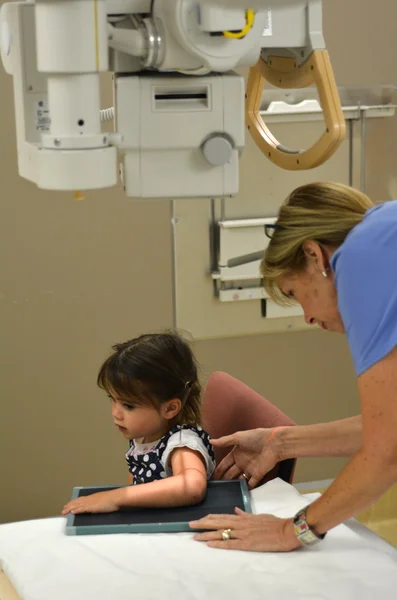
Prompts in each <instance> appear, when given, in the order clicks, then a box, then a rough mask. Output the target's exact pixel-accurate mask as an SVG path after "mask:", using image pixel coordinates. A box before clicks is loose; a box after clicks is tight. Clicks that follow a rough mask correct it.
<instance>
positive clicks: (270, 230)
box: [265, 223, 285, 239]
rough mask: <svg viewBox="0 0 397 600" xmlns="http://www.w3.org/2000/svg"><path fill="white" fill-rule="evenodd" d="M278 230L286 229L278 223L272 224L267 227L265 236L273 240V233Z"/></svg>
mask: <svg viewBox="0 0 397 600" xmlns="http://www.w3.org/2000/svg"><path fill="white" fill-rule="evenodd" d="M276 229H285V227H283V226H282V225H277V223H271V224H269V225H265V235H266V237H268V238H269V239H272V237H273V233H274V232H275V230H276Z"/></svg>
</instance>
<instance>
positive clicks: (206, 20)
mask: <svg viewBox="0 0 397 600" xmlns="http://www.w3.org/2000/svg"><path fill="white" fill-rule="evenodd" d="M249 4H250V7H252V8H256V9H257V11H256V13H255V19H254V20H253V22H252V23H251V24H250V25H249V26H248V14H249V12H247V6H246V1H245V0H233V1H232V2H231V1H230V2H229V1H228V2H227V3H225V2H221V1H220V0H213V1H209V0H202V1H198V0H28V1H27V2H11V3H5V4H3V5H2V6H1V10H0V32H1V56H2V60H3V64H4V67H5V69H6V71H7V72H8V73H9V74H11V75H13V79H14V98H15V115H16V130H17V147H18V168H19V173H20V174H21V176H22V177H25V178H26V179H29V180H30V181H33V182H35V183H36V184H37V185H38V186H39V187H40V188H43V189H53V190H86V189H97V188H103V187H109V186H113V185H115V184H116V183H117V163H118V161H120V163H121V168H120V172H121V174H122V179H123V182H124V186H125V190H126V193H127V195H128V196H130V197H136V198H184V197H192V196H194V197H222V196H231V195H234V194H236V193H237V192H238V157H239V155H240V153H241V152H242V150H243V148H244V125H245V114H244V80H243V78H242V77H241V76H239V75H236V74H235V73H232V72H231V71H232V70H233V69H235V68H236V67H242V66H245V67H247V66H251V65H254V64H255V63H256V62H257V60H258V58H259V55H260V53H261V50H263V49H266V48H267V47H268V48H274V47H275V45H276V46H277V47H279V45H280V43H281V44H282V45H283V46H285V48H284V50H283V49H282V51H286V52H291V49H290V47H292V52H293V53H296V55H297V56H300V57H301V59H302V58H303V57H304V56H306V55H307V53H308V52H310V51H311V50H312V49H313V48H314V47H315V46H316V47H323V46H324V43H323V40H322V35H321V0H266V1H263V2H259V1H258V0H257V1H256V2H250V3H249ZM313 15H314V16H313ZM240 30H241V32H243V31H244V35H241V36H236V33H238V32H239V31H240ZM273 31H274V35H273ZM280 32H281V33H283V35H281V37H280ZM225 33H226V34H227V35H225ZM312 34H313V35H312ZM289 40H290V43H289ZM303 47H304V50H302V48H303ZM107 70H111V71H113V72H114V73H115V78H114V90H115V106H114V108H113V109H111V110H110V111H107V112H106V113H105V116H109V115H110V116H113V115H114V116H115V124H116V131H115V133H111V134H109V133H103V132H102V127H101V113H100V93H99V76H100V73H101V72H105V71H107Z"/></svg>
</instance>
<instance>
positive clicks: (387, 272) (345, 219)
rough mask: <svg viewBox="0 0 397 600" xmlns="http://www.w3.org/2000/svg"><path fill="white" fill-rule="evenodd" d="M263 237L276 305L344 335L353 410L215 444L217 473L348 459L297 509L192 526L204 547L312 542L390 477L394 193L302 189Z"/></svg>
mask: <svg viewBox="0 0 397 600" xmlns="http://www.w3.org/2000/svg"><path fill="white" fill-rule="evenodd" d="M268 234H269V237H271V239H270V242H269V245H268V248H267V249H266V251H265V256H264V259H263V261H262V264H261V272H262V276H263V281H264V286H265V289H266V291H267V292H268V293H269V295H270V297H271V298H272V299H273V300H275V301H277V302H278V303H280V304H283V303H291V302H298V303H299V304H300V305H301V306H302V309H303V311H304V315H305V320H306V322H307V323H308V324H311V325H315V324H317V325H319V326H320V327H322V328H323V329H325V330H327V331H334V332H338V333H345V334H346V336H347V339H348V343H349V346H350V351H351V354H352V358H353V361H354V366H355V370H356V374H357V384H358V390H359V394H360V400H361V415H360V416H357V417H353V418H350V419H344V420H341V421H337V422H333V423H323V424H318V425H310V426H296V427H285V428H278V429H274V430H272V429H257V430H252V431H246V432H239V433H236V434H235V435H232V436H228V437H227V438H222V439H220V440H218V441H215V442H214V444H215V445H218V446H230V447H233V450H232V451H231V452H230V453H229V454H228V455H227V456H226V458H225V459H224V460H223V461H222V463H221V464H220V465H219V466H218V469H217V472H216V473H215V475H216V476H218V477H219V478H223V479H235V478H238V477H244V478H246V479H247V481H248V483H249V485H250V487H254V486H255V485H257V483H258V482H259V481H260V480H261V478H262V477H263V475H264V474H265V473H267V472H268V471H269V470H270V469H271V468H272V467H273V466H274V465H275V463H277V462H278V461H280V460H283V459H285V458H291V457H303V456H317V457H319V456H351V459H350V461H349V463H348V464H347V465H346V467H345V468H344V469H343V471H342V472H341V473H340V474H339V476H338V477H337V478H336V479H335V481H334V482H333V483H332V485H331V486H330V487H329V488H328V490H327V491H326V492H325V493H324V494H323V495H322V496H321V498H319V499H318V500H316V501H315V502H313V503H312V504H310V505H309V506H308V507H306V509H305V510H304V511H300V513H298V514H297V515H295V517H292V518H290V519H279V518H277V517H274V516H270V515H247V514H244V513H241V512H238V514H236V515H235V516H234V515H231V516H226V515H225V516H222V515H214V516H209V517H206V518H205V519H202V520H201V521H199V522H195V523H193V524H192V525H193V526H194V527H195V528H196V527H197V528H199V529H206V530H211V531H207V532H206V533H202V534H199V535H198V536H196V538H197V539H199V540H201V541H207V542H208V543H209V545H211V546H213V547H221V548H231V549H233V548H234V549H244V550H252V551H290V550H294V549H295V548H298V547H300V546H301V545H302V544H303V545H311V544H314V543H317V542H320V541H321V540H322V539H323V538H324V536H325V534H326V532H327V531H328V530H330V529H331V528H332V527H335V526H336V525H338V524H339V523H342V522H343V521H345V520H346V519H348V518H349V517H352V516H354V515H356V514H357V513H359V512H360V511H362V510H363V509H365V508H366V507H367V506H369V505H370V504H372V503H373V502H374V501H375V500H376V499H377V498H379V496H381V495H382V494H384V493H385V492H386V490H387V489H388V488H389V487H391V486H392V485H393V484H394V483H395V482H397V201H391V202H385V203H383V204H378V205H376V206H374V205H373V203H372V202H371V200H370V199H369V198H368V197H367V196H366V195H365V194H363V193H361V192H359V191H357V190H355V189H353V188H350V187H348V186H345V185H341V184H334V183H313V184H309V185H304V186H302V187H300V188H298V189H296V190H295V191H293V192H292V193H291V195H290V196H289V197H288V199H287V200H286V202H285V203H284V205H283V206H282V207H281V209H280V212H279V216H278V219H277V221H276V223H275V225H274V226H272V229H271V230H269V228H268ZM309 367H310V365H309Z"/></svg>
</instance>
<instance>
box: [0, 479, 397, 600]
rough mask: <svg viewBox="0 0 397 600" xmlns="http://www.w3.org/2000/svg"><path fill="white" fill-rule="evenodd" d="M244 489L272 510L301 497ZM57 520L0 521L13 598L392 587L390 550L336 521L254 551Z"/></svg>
mask: <svg viewBox="0 0 397 600" xmlns="http://www.w3.org/2000/svg"><path fill="white" fill-rule="evenodd" d="M252 498H253V503H254V510H255V512H261V513H272V514H276V515H278V516H291V515H293V514H294V513H295V512H296V511H297V510H299V509H300V508H302V507H303V506H305V505H306V504H307V503H308V498H305V497H303V496H301V495H300V494H299V492H297V491H296V490H295V488H293V487H292V486H290V485H288V484H286V483H285V482H283V481H281V480H279V479H277V480H274V481H271V482H269V483H267V484H266V485H264V486H262V487H261V488H259V489H256V490H255V491H254V492H253V493H252ZM312 498H313V497H309V499H312ZM65 521H66V519H65V518H63V517H58V518H51V519H40V520H35V521H23V522H20V523H10V524H5V525H0V566H1V567H2V569H3V570H4V572H5V573H6V574H7V575H8V577H9V579H10V580H11V582H12V583H13V584H14V586H15V588H16V591H17V592H18V593H19V595H20V596H21V598H23V600H55V599H56V600H74V599H76V600H77V599H78V600H160V599H161V600H168V599H169V600H233V599H236V600H237V599H240V598H244V599H247V600H248V599H252V600H256V599H258V600H259V599H260V600H264V599H270V598H277V600H294V599H299V600H336V599H337V600H356V599H357V600H374V599H378V598H379V599H381V600H395V599H396V597H397V591H396V590H397V551H396V550H394V549H393V548H391V547H389V546H388V545H386V544H383V543H381V544H374V543H373V542H372V541H371V538H370V539H366V538H365V537H363V536H361V535H359V534H357V533H355V532H354V531H352V530H351V529H349V528H348V527H347V526H345V525H340V526H339V527H336V528H335V529H333V530H332V531H331V532H329V533H328V535H327V537H326V538H325V540H324V542H322V543H321V544H319V545H317V546H315V547H313V548H310V549H300V550H298V551H296V552H292V553H286V554H284V553H267V554H261V553H249V552H230V551H225V550H215V549H211V548H208V547H207V546H206V545H204V544H200V543H198V542H195V541H194V540H192V534H190V533H180V534H135V535H134V534H120V535H101V536H76V537H67V536H65V535H64V527H65Z"/></svg>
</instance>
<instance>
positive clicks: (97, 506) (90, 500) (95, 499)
mask: <svg viewBox="0 0 397 600" xmlns="http://www.w3.org/2000/svg"><path fill="white" fill-rule="evenodd" d="M114 492H117V490H111V491H109V492H99V493H97V494H91V495H90V496H83V497H81V498H76V499H75V500H71V501H70V502H68V503H67V504H65V506H64V507H63V510H62V514H63V515H67V514H68V513H72V514H73V515H78V514H79V513H107V512H114V511H116V510H118V509H119V508H120V506H119V503H118V502H117V496H116V494H114Z"/></svg>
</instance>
